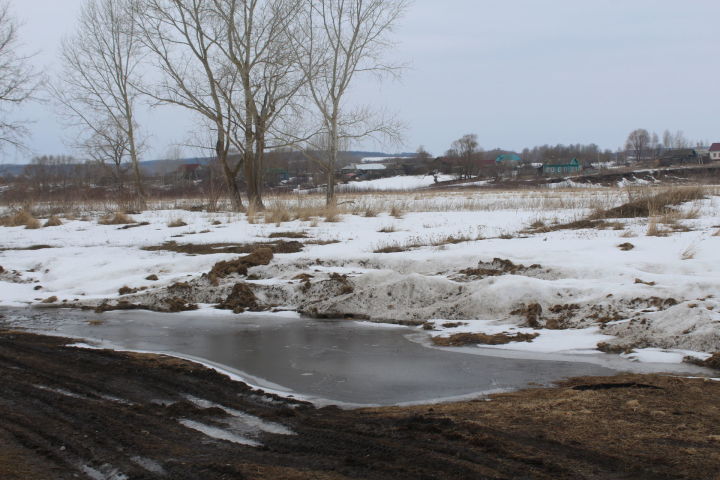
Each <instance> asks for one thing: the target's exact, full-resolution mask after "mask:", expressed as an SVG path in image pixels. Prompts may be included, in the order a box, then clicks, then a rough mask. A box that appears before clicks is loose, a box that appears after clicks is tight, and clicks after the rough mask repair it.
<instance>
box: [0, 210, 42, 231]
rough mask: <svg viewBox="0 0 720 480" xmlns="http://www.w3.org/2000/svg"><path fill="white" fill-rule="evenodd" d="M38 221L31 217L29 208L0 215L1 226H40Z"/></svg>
mask: <svg viewBox="0 0 720 480" xmlns="http://www.w3.org/2000/svg"><path fill="white" fill-rule="evenodd" d="M39 224H40V222H38V220H37V219H36V218H35V217H33V215H32V213H30V211H29V210H26V209H22V210H20V211H18V212H15V213H14V214H11V215H6V216H4V217H0V225H2V226H3V227H23V226H24V227H26V228H40V226H39ZM36 225H37V226H36Z"/></svg>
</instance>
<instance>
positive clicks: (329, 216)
mask: <svg viewBox="0 0 720 480" xmlns="http://www.w3.org/2000/svg"><path fill="white" fill-rule="evenodd" d="M341 218H342V217H340V213H339V212H338V210H337V207H328V208H327V209H326V210H325V221H326V222H328V223H336V222H339V221H340V220H341Z"/></svg>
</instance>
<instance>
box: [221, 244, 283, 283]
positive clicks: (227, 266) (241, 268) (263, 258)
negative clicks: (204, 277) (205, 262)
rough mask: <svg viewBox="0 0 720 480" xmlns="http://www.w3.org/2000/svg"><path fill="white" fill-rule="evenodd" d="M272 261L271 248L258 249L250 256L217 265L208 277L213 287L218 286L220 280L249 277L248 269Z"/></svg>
mask: <svg viewBox="0 0 720 480" xmlns="http://www.w3.org/2000/svg"><path fill="white" fill-rule="evenodd" d="M272 259H273V251H272V250H271V249H270V248H267V247H262V248H258V249H257V250H254V251H253V253H251V254H250V255H246V256H244V257H240V258H236V259H235V260H229V261H223V262H218V263H216V264H215V266H214V267H213V268H212V270H210V273H208V277H209V278H210V282H211V283H212V284H213V285H217V284H218V279H219V278H225V277H228V276H230V275H233V274H238V275H247V272H248V268H250V267H257V266H259V265H267V264H269V263H270V262H271V261H272Z"/></svg>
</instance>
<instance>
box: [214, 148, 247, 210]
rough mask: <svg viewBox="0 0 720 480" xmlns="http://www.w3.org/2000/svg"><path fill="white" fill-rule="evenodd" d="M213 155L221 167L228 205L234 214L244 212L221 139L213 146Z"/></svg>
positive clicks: (240, 196) (233, 172)
mask: <svg viewBox="0 0 720 480" xmlns="http://www.w3.org/2000/svg"><path fill="white" fill-rule="evenodd" d="M215 153H216V154H217V159H218V161H219V162H220V165H222V168H223V173H224V174H225V183H226V184H227V188H228V192H229V194H230V203H231V204H232V208H233V210H235V211H236V212H242V211H244V210H245V207H244V206H243V201H242V195H240V189H239V188H238V186H237V181H236V178H235V177H236V174H235V171H234V170H233V169H232V168H230V165H228V151H227V148H225V145H224V142H223V139H222V138H219V139H218V142H217V145H216V146H215Z"/></svg>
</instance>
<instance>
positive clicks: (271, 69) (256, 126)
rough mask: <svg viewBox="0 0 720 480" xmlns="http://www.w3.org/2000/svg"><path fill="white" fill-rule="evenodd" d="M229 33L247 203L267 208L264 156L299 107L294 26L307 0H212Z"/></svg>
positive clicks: (227, 46) (226, 50)
mask: <svg viewBox="0 0 720 480" xmlns="http://www.w3.org/2000/svg"><path fill="white" fill-rule="evenodd" d="M213 2H214V4H215V8H216V10H217V14H218V15H219V16H220V17H221V18H222V19H223V21H224V22H225V26H226V27H225V28H226V33H227V38H226V39H225V41H224V42H220V43H219V44H218V46H219V47H220V48H221V49H222V50H223V52H224V54H225V55H226V56H227V58H228V59H229V61H230V63H231V65H232V66H233V67H234V68H235V71H236V73H237V76H238V86H239V88H240V90H241V92H242V93H241V94H240V97H241V98H240V99H239V101H238V102H228V104H229V105H230V106H232V107H233V108H234V110H235V115H234V117H235V118H236V119H237V120H238V121H239V122H240V123H241V125H239V128H238V129H237V132H238V133H239V134H240V137H239V138H235V139H234V146H235V148H237V149H238V150H239V151H240V152H241V153H242V155H243V159H244V160H243V165H244V172H245V182H246V184H247V189H248V202H249V204H250V206H251V207H252V208H254V209H262V208H263V202H262V180H263V170H264V166H263V165H264V156H265V152H266V150H267V148H268V146H269V143H274V144H275V145H277V144H278V143H280V144H282V143H284V140H283V137H284V136H283V134H282V130H283V128H282V127H283V126H284V125H285V124H286V122H284V120H285V119H286V118H287V116H288V114H289V113H291V112H293V111H295V108H294V107H295V102H296V100H297V93H298V90H299V89H300V87H301V86H302V85H303V82H304V77H303V75H301V74H300V71H299V69H298V67H297V65H296V64H295V62H294V60H295V58H294V56H293V55H291V54H290V51H289V49H288V43H289V41H290V36H289V30H290V29H291V28H293V26H294V23H295V22H296V20H297V18H298V14H299V13H300V11H301V8H302V7H303V4H304V0H213Z"/></svg>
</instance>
